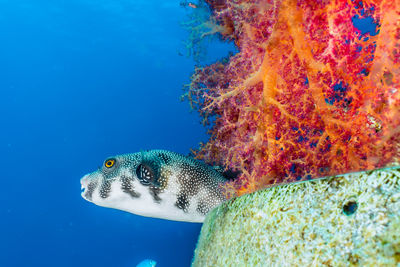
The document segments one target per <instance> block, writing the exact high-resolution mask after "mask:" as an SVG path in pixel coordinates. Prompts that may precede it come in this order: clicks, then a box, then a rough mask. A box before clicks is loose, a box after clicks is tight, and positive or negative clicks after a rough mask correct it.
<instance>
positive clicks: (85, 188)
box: [81, 174, 93, 201]
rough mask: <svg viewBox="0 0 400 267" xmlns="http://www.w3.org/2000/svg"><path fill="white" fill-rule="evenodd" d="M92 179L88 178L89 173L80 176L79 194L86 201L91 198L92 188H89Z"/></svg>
mask: <svg viewBox="0 0 400 267" xmlns="http://www.w3.org/2000/svg"><path fill="white" fill-rule="evenodd" d="M92 180H93V179H92V178H90V174H86V175H85V176H83V177H82V178H81V196H82V197H83V198H84V199H86V200H87V201H90V200H91V198H92V197H91V195H92V192H90V191H92V190H90V187H92V186H91V185H92V184H93V181H92Z"/></svg>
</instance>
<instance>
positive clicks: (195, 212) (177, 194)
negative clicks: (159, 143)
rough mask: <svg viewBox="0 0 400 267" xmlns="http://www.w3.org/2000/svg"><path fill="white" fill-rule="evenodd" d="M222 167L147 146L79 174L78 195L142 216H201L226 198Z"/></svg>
mask: <svg viewBox="0 0 400 267" xmlns="http://www.w3.org/2000/svg"><path fill="white" fill-rule="evenodd" d="M226 181H227V180H226V178H225V177H224V175H223V172H222V171H221V170H220V169H218V168H214V167H211V166H209V165H207V164H205V163H203V162H201V161H198V160H195V159H193V158H191V157H189V156H183V155H180V154H177V153H174V152H171V151H166V150H148V151H142V152H138V153H133V154H124V155H119V156H114V157H110V158H108V159H106V160H105V161H104V163H103V166H102V167H100V168H99V169H98V170H97V171H95V172H92V173H89V174H87V175H85V176H84V177H83V178H82V179H81V187H82V197H83V198H84V199H86V200H87V201H90V202H92V203H94V204H96V205H99V206H103V207H109V208H115V209H120V210H124V211H127V212H130V213H134V214H137V215H141V216H147V217H155V218H161V219H168V220H175V221H186V222H203V220H204V218H205V215H206V214H207V213H208V212H209V211H210V210H211V209H212V208H214V207H215V206H217V205H219V204H220V203H222V202H223V201H225V200H226V199H225V196H224V194H223V192H222V187H221V186H222V185H223V184H224V183H225V182H226Z"/></svg>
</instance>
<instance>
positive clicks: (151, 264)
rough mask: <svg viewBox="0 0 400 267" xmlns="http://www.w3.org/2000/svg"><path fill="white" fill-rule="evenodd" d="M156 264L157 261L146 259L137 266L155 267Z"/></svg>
mask: <svg viewBox="0 0 400 267" xmlns="http://www.w3.org/2000/svg"><path fill="white" fill-rule="evenodd" d="M156 264H157V262H156V261H154V260H148V259H146V260H142V261H141V262H139V264H138V265H136V267H155V266H156Z"/></svg>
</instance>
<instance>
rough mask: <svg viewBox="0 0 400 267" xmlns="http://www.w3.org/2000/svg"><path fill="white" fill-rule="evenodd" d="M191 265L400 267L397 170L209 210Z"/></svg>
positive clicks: (266, 193)
mask: <svg viewBox="0 0 400 267" xmlns="http://www.w3.org/2000/svg"><path fill="white" fill-rule="evenodd" d="M192 265H193V266H400V167H391V168H386V169H380V170H374V171H367V172H360V173H351V174H346V175H343V176H336V177H329V178H324V179H320V180H313V181H307V182H303V183H297V184H289V185H283V186H278V187H273V188H268V189H265V190H262V191H259V192H255V193H253V194H250V195H245V196H242V197H239V198H235V199H232V200H230V201H229V202H226V203H224V204H222V205H221V206H219V207H218V208H216V209H214V210H213V211H211V212H210V213H209V214H208V216H207V218H206V220H205V222H204V224H203V227H202V229H201V234H200V237H199V241H198V244H197V248H196V251H195V256H194V259H193V263H192Z"/></svg>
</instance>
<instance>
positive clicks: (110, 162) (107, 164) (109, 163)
mask: <svg viewBox="0 0 400 267" xmlns="http://www.w3.org/2000/svg"><path fill="white" fill-rule="evenodd" d="M114 164H115V159H108V160H106V161H105V162H104V166H105V167H106V168H111V167H112V166H114Z"/></svg>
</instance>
